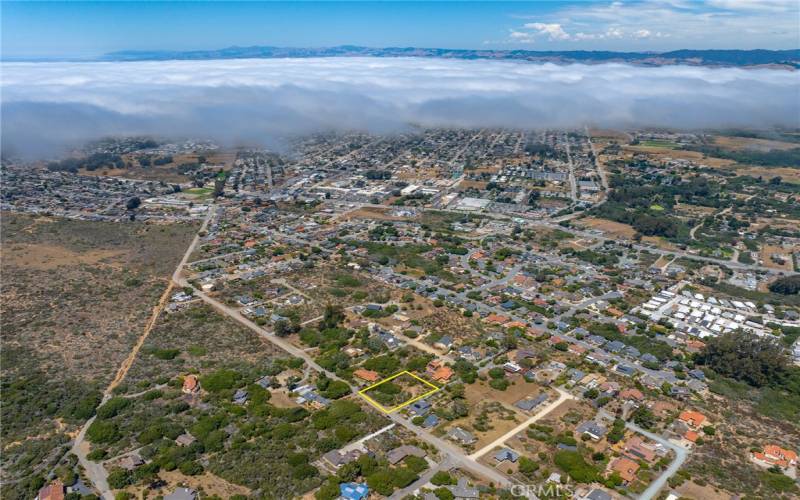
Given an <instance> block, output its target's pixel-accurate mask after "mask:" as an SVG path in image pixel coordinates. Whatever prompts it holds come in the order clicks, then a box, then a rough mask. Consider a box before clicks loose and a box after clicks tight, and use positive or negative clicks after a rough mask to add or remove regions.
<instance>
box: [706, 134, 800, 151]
mask: <svg viewBox="0 0 800 500" xmlns="http://www.w3.org/2000/svg"><path fill="white" fill-rule="evenodd" d="M714 145H716V146H719V147H721V148H725V149H731V150H734V151H740V150H743V149H754V150H758V151H770V150H773V149H780V150H787V149H794V148H796V147H797V144H795V143H792V142H784V141H772V140H769V139H757V138H755V137H736V136H729V135H723V136H718V137H715V138H714Z"/></svg>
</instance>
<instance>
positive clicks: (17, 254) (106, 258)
mask: <svg viewBox="0 0 800 500" xmlns="http://www.w3.org/2000/svg"><path fill="white" fill-rule="evenodd" d="M125 253H126V252H125V251H116V250H96V251H89V252H83V253H78V252H73V251H71V250H68V249H66V248H63V247H59V246H55V245H28V244H17V245H9V246H8V247H7V248H4V249H3V250H2V259H3V260H4V261H5V262H6V264H8V265H12V266H24V267H29V268H32V269H39V270H45V271H46V270H51V269H55V268H57V267H60V266H75V265H80V264H87V265H99V266H110V265H112V264H111V262H112V261H114V260H116V259H117V258H119V257H120V256H122V255H124V254H125Z"/></svg>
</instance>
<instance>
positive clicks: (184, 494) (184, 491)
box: [164, 488, 197, 500]
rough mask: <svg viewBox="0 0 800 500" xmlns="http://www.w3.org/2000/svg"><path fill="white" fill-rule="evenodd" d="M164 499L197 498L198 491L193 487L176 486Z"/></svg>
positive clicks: (183, 499) (188, 499)
mask: <svg viewBox="0 0 800 500" xmlns="http://www.w3.org/2000/svg"><path fill="white" fill-rule="evenodd" d="M164 500H197V492H196V491H195V490H193V489H191V488H175V491H173V492H172V493H170V494H169V495H166V496H165V497H164Z"/></svg>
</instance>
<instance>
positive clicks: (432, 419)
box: [422, 413, 439, 429]
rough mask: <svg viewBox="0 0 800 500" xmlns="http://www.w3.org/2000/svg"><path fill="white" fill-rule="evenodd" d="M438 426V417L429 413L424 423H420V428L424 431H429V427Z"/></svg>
mask: <svg viewBox="0 0 800 500" xmlns="http://www.w3.org/2000/svg"><path fill="white" fill-rule="evenodd" d="M438 424H439V417H437V416H436V415H434V414H433V413H431V414H430V415H428V416H427V417H425V421H424V422H422V427H424V428H426V429H430V428H431V427H436V425H438Z"/></svg>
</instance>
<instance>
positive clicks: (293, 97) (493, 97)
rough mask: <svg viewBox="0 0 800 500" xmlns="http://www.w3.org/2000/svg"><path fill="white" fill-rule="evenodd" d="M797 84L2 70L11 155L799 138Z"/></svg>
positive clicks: (389, 70)
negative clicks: (133, 144)
mask: <svg viewBox="0 0 800 500" xmlns="http://www.w3.org/2000/svg"><path fill="white" fill-rule="evenodd" d="M799 117H800V73H798V72H794V71H784V70H769V69H759V70H745V69H737V68H706V67H688V66H664V67H657V68H646V67H636V66H628V65H624V64H600V65H579V64H573V65H566V66H565V65H554V64H530V63H517V62H506V61H503V62H495V61H485V60H483V61H464V60H443V59H418V58H408V59H406V58H397V59H386V58H324V59H266V60H265V59H242V60H210V61H158V62H102V63H96V62H93V63H70V62H43V63H2V141H3V148H4V149H5V150H6V151H12V152H13V153H15V154H22V155H25V156H32V157H37V156H38V157H43V156H47V155H51V154H54V153H56V152H58V151H59V150H61V149H63V148H65V147H70V146H74V145H77V144H80V143H83V142H85V141H87V140H91V139H96V138H98V137H102V136H109V135H156V136H162V135H166V136H173V137H174V136H191V137H197V138H211V139H215V140H217V141H221V142H223V143H239V142H247V143H263V144H268V143H275V142H276V141H278V140H280V139H281V138H285V137H290V136H294V135H297V134H304V133H310V132H317V131H327V130H364V131H370V132H375V133H388V132H392V131H399V130H403V129H405V128H407V126H408V124H411V123H413V124H416V125H422V126H449V127H510V128H555V127H559V128H560V127H580V126H583V125H592V126H598V127H608V128H632V127H651V126H652V127H672V128H680V129H697V128H724V127H772V126H787V127H798V126H800V118H799Z"/></svg>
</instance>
